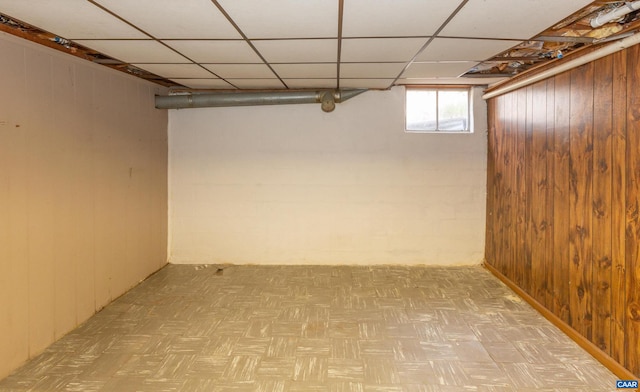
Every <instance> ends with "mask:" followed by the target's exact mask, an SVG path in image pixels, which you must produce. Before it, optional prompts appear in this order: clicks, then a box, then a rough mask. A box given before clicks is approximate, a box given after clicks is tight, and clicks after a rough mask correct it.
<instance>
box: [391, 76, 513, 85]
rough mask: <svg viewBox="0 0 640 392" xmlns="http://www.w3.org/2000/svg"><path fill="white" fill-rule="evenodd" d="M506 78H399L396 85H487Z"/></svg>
mask: <svg viewBox="0 0 640 392" xmlns="http://www.w3.org/2000/svg"><path fill="white" fill-rule="evenodd" d="M504 79H506V78H465V77H459V78H415V79H408V78H401V79H398V80H397V81H396V84H397V85H420V84H447V85H448V84H472V85H488V84H492V83H497V82H500V81H503V80H504Z"/></svg>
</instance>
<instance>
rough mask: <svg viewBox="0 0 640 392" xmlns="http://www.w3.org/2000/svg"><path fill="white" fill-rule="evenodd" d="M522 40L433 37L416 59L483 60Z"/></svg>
mask: <svg viewBox="0 0 640 392" xmlns="http://www.w3.org/2000/svg"><path fill="white" fill-rule="evenodd" d="M521 42H522V41H507V40H488V39H463V38H435V39H434V40H433V41H432V42H431V43H430V44H429V46H427V47H426V48H425V50H423V51H422V53H420V54H419V55H418V57H416V61H460V60H462V61H484V60H486V59H488V58H490V57H493V56H496V55H497V54H499V53H500V52H504V51H505V50H507V49H509V48H512V47H514V46H516V45H518V44H520V43H521Z"/></svg>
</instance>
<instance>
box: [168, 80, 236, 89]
mask: <svg viewBox="0 0 640 392" xmlns="http://www.w3.org/2000/svg"><path fill="white" fill-rule="evenodd" d="M171 80H173V81H174V82H176V83H180V84H181V85H183V86H186V87H189V88H213V89H233V86H231V85H230V84H229V83H227V82H225V81H224V80H222V79H178V78H174V79H171Z"/></svg>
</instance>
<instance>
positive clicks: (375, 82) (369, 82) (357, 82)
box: [340, 79, 393, 88]
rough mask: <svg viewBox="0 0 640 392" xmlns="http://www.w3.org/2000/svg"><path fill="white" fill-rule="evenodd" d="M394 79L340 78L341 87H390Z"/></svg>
mask: <svg viewBox="0 0 640 392" xmlns="http://www.w3.org/2000/svg"><path fill="white" fill-rule="evenodd" d="M391 83H393V79H340V88H388V87H389V86H391Z"/></svg>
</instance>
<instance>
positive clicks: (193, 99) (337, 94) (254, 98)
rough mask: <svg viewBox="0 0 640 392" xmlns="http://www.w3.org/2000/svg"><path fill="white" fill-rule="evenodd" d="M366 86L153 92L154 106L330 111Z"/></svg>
mask: <svg viewBox="0 0 640 392" xmlns="http://www.w3.org/2000/svg"><path fill="white" fill-rule="evenodd" d="M365 91H367V89H344V90H319V91H271V92H245V91H238V92H235V91H233V92H219V93H206V94H188V95H166V96H160V95H156V108H158V109H186V108H208V107H222V106H257V105H287V104H299V103H321V104H322V110H324V111H325V112H331V111H333V109H335V106H336V105H335V104H336V103H340V102H344V101H346V100H347V99H350V98H353V97H355V96H356V95H359V94H362V93H363V92H365Z"/></svg>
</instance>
